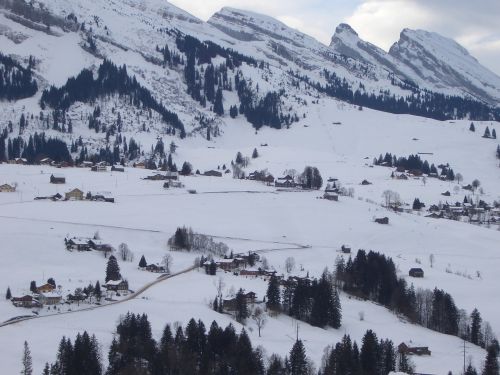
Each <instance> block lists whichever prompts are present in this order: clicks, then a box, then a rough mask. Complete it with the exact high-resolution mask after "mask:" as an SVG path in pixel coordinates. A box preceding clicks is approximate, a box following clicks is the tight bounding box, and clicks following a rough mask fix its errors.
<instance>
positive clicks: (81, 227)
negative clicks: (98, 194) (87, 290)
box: [0, 100, 500, 374]
mask: <svg viewBox="0 0 500 375" xmlns="http://www.w3.org/2000/svg"><path fill="white" fill-rule="evenodd" d="M338 121H339V122H341V123H342V125H332V124H331V123H332V122H338ZM304 124H305V122H304ZM468 124H469V123H468V122H465V121H462V122H458V121H457V122H456V123H453V124H451V123H439V122H436V121H432V120H425V119H421V118H416V117H411V116H391V115H386V114H383V113H379V112H375V111H369V110H366V109H365V110H364V111H358V110H357V109H353V108H350V107H348V106H343V105H340V104H338V103H337V102H335V101H327V100H324V101H320V103H319V104H318V105H315V106H314V107H312V108H311V112H310V116H309V117H308V118H307V125H308V127H303V126H301V125H297V126H295V127H292V129H290V130H282V131H275V130H271V129H262V130H261V131H259V132H257V134H255V131H254V130H253V129H251V128H250V127H249V126H248V125H246V124H243V123H241V124H239V125H240V126H239V127H237V128H236V125H235V127H231V128H230V127H228V128H227V129H226V134H225V136H224V137H223V138H217V139H216V140H215V141H212V142H211V147H214V148H207V142H206V141H203V140H200V139H197V138H190V139H187V140H186V141H185V142H183V143H182V144H181V147H180V148H179V149H178V155H176V158H177V159H178V160H189V161H191V162H192V163H193V165H194V168H195V169H200V170H202V171H203V170H206V169H212V168H216V167H217V165H222V164H224V163H225V164H226V165H229V164H230V161H231V159H233V158H234V155H235V154H236V152H237V151H241V152H242V153H243V154H244V155H250V154H251V151H252V150H253V148H254V147H257V148H258V150H259V153H260V155H261V156H260V157H259V158H257V159H255V160H252V161H251V165H250V167H249V168H248V171H252V170H254V169H262V168H268V169H269V171H270V172H272V173H273V174H274V175H275V176H279V175H280V174H281V173H282V172H283V171H284V170H285V169H290V168H295V169H297V170H299V171H301V170H302V168H303V167H304V166H305V165H313V166H317V167H318V168H319V169H320V171H321V173H322V175H323V177H324V179H325V180H326V178H327V177H329V176H331V177H336V178H339V179H340V181H341V182H342V184H343V185H344V186H349V187H354V188H355V197H354V198H347V197H345V198H344V197H341V199H340V202H338V203H336V202H329V201H326V200H323V199H318V197H320V196H321V192H320V191H315V192H277V191H276V190H275V189H274V188H273V187H268V186H265V185H263V184H261V183H258V182H252V181H246V180H243V181H242V180H233V179H232V178H231V176H230V175H225V176H224V177H222V178H217V177H202V176H198V177H187V178H183V183H184V184H185V186H186V188H185V189H171V190H165V189H163V187H162V182H160V181H145V180H142V178H143V177H145V176H147V175H149V174H151V172H150V171H146V170H141V169H134V168H126V170H125V172H124V173H120V172H109V171H108V172H105V173H96V172H91V171H90V170H88V169H79V168H70V169H54V168H51V167H45V166H17V165H5V164H3V165H0V183H4V182H16V183H17V185H18V188H17V192H16V193H1V194H0V224H1V225H0V236H1V238H2V245H1V251H2V260H3V261H2V262H1V263H0V275H2V276H1V277H0V290H6V289H7V287H8V286H10V288H11V290H12V293H13V294H14V295H20V294H22V293H23V292H25V291H26V290H27V289H28V287H29V282H30V281H31V280H36V281H37V283H38V284H41V283H42V282H44V281H45V280H46V279H47V278H48V277H54V278H55V280H56V282H57V283H58V284H61V285H62V286H63V289H64V290H74V289H75V288H76V287H83V286H86V285H88V283H89V282H92V283H95V281H97V280H100V281H101V282H103V279H104V270H105V266H106V259H105V258H104V257H103V256H102V255H101V254H99V253H96V252H83V253H79V252H68V251H66V250H65V248H64V241H63V240H64V237H65V236H87V237H90V236H92V235H93V234H94V233H95V232H96V231H99V234H100V236H101V238H102V239H103V240H105V241H107V242H109V243H111V244H112V245H113V246H114V247H115V248H116V247H117V246H118V245H119V244H120V243H122V242H124V243H127V244H128V245H129V247H130V249H131V250H132V251H133V252H134V255H135V259H134V261H133V262H131V263H130V262H123V261H121V260H120V261H119V264H120V267H121V270H122V275H123V276H124V277H126V278H127V279H128V281H129V283H130V289H132V290H136V289H138V288H140V287H141V286H142V285H144V284H146V283H148V282H151V281H152V280H154V279H155V278H156V277H157V276H158V275H157V274H152V273H148V272H144V271H140V270H138V269H137V263H138V261H139V258H140V256H141V255H143V254H144V255H145V257H146V259H147V261H148V262H150V263H156V262H160V261H161V259H162V257H163V255H165V254H166V252H167V245H166V242H167V239H168V238H169V237H170V236H171V235H172V234H173V232H174V231H175V228H176V227H178V226H181V225H187V226H191V227H192V228H193V229H194V230H195V231H197V232H199V233H205V234H209V235H212V236H215V237H216V238H215V239H216V240H219V241H223V242H226V243H227V244H228V245H229V246H230V247H231V248H232V249H234V251H235V252H242V251H248V250H267V251H265V252H264V254H263V255H264V256H265V257H266V258H267V259H268V261H269V263H270V265H271V266H273V267H274V268H275V269H276V270H277V271H278V272H280V273H283V272H285V271H284V261H285V259H286V258H287V257H289V256H293V257H294V258H295V260H296V263H297V270H298V269H299V268H300V266H302V267H303V269H304V271H302V272H307V271H309V273H310V275H319V274H320V273H321V272H322V271H323V269H324V268H325V267H329V268H330V269H331V268H333V266H334V264H335V260H336V258H337V256H338V255H339V248H340V246H341V245H342V244H349V245H351V246H352V247H353V249H354V250H357V249H358V248H363V249H366V250H375V251H379V252H382V253H384V254H387V255H389V256H391V257H392V258H393V259H394V261H395V263H396V265H397V267H398V270H399V272H400V274H401V276H405V275H407V272H408V269H409V268H410V267H412V266H416V265H417V263H416V261H417V259H418V260H419V261H420V262H421V263H422V264H421V267H423V268H424V269H425V272H426V274H425V278H423V279H411V282H413V283H414V285H415V287H426V288H433V287H435V286H437V287H439V288H443V289H445V290H446V291H447V292H449V293H450V294H451V295H452V296H453V297H454V298H455V301H456V303H457V305H458V306H459V307H461V308H464V309H466V310H467V311H468V312H470V311H471V310H472V309H473V308H474V307H477V308H478V309H479V311H480V312H481V314H482V317H483V319H484V320H487V321H489V322H490V323H491V324H492V326H493V329H494V331H495V333H496V334H497V335H500V328H499V327H500V318H499V317H498V309H499V306H498V303H496V302H495V301H496V300H497V299H498V281H499V280H498V272H497V270H498V269H499V267H500V246H499V244H500V241H499V240H500V232H499V231H497V230H496V229H495V228H494V227H492V228H489V229H488V228H484V227H477V226H473V225H470V224H466V223H459V222H454V221H446V220H435V219H430V218H425V217H424V216H423V215H422V216H419V215H415V214H396V213H390V212H388V211H387V210H385V209H384V208H382V207H381V206H380V204H381V203H382V201H383V198H382V197H381V194H382V191H383V190H385V189H392V190H395V191H397V192H398V193H399V194H400V195H401V197H402V199H403V200H404V201H405V202H407V203H411V202H412V201H413V198H415V197H419V198H420V199H421V200H423V201H424V202H426V203H437V202H438V201H439V200H443V201H444V199H442V198H445V197H442V196H441V195H440V194H441V193H442V192H443V191H445V190H450V191H452V188H453V185H454V183H449V182H442V181H438V180H435V179H428V181H427V184H425V185H424V184H423V183H422V181H421V180H408V181H399V180H392V179H391V178H390V177H389V175H390V170H389V169H387V168H384V167H374V168H371V167H370V165H371V161H372V159H373V157H375V156H378V154H380V153H385V152H392V153H393V154H397V155H398V156H399V155H401V156H407V155H408V154H409V153H416V152H430V153H433V155H426V156H425V157H426V158H428V160H429V161H430V162H434V163H436V164H438V163H441V162H442V163H447V162H448V163H450V165H451V166H452V167H453V168H454V170H455V172H460V173H462V174H463V176H464V178H465V182H470V181H471V180H472V179H474V178H478V179H479V180H480V181H481V183H482V186H483V188H484V195H483V196H481V199H484V200H486V201H489V202H492V201H493V200H498V199H499V198H500V197H499V195H498V192H499V191H500V174H499V173H498V161H497V160H495V156H494V151H495V148H496V143H495V142H494V141H491V140H486V139H483V138H481V136H480V134H482V131H483V129H484V127H485V126H486V125H489V126H490V128H491V127H492V126H493V127H495V126H496V125H495V124H490V123H488V124H486V123H485V124H476V128H477V129H478V130H477V131H476V133H471V132H469V131H468V130H467V129H468ZM413 138H417V139H418V141H413V140H412V139H413ZM263 143H267V144H268V146H267V147H259V146H260V144H263ZM365 157H367V158H368V159H365ZM52 173H63V174H64V175H65V177H66V184H65V185H51V184H50V183H49V177H50V175H51V174H52ZM365 178H366V179H368V180H369V181H371V182H372V183H373V185H369V186H361V185H360V182H361V181H362V180H363V179H365ZM75 187H77V188H79V189H81V190H83V191H85V192H86V191H110V192H112V194H113V195H114V197H115V199H116V203H114V204H111V203H100V202H86V201H83V202H62V201H61V202H51V201H35V200H33V198H34V197H35V196H39V195H51V194H55V193H57V192H58V193H61V194H63V193H64V192H67V191H69V190H71V189H72V188H75ZM187 189H195V190H196V191H197V194H189V193H188V192H187ZM454 198H456V200H460V201H461V200H462V199H463V193H462V192H461V193H460V195H457V196H456V197H454V196H452V197H451V198H450V199H453V200H454ZM366 199H368V200H369V202H367V201H366ZM377 216H388V217H389V219H390V225H389V226H381V225H378V224H375V223H374V222H373V218H374V217H377ZM301 246H307V247H305V248H304V247H301ZM430 254H433V255H434V257H435V264H434V267H433V268H431V267H430V265H429V255H430ZM172 256H173V271H174V272H176V271H180V270H182V269H185V268H188V267H190V266H191V265H192V264H193V261H194V258H195V257H196V256H199V254H185V253H177V252H174V253H172ZM447 270H448V271H447ZM450 270H451V272H449V271H450ZM297 272H298V271H297ZM478 272H479V274H480V277H478ZM459 274H460V275H459ZM464 275H465V276H464ZM467 275H469V276H470V277H467ZM220 276H222V277H223V278H224V283H225V285H226V288H225V293H226V294H227V293H229V291H230V290H237V289H238V288H239V287H243V288H245V289H246V290H247V291H249V290H252V291H255V292H256V293H257V295H258V298H259V299H261V298H262V297H263V295H264V293H265V290H266V283H265V282H263V281H262V280H260V279H251V278H243V277H236V276H233V275H230V274H220ZM215 281H216V278H214V277H210V276H207V275H205V274H204V272H202V271H191V272H189V273H187V274H183V275H181V276H178V277H175V278H172V279H169V280H166V281H164V282H162V283H159V284H157V285H155V286H153V287H152V288H151V289H149V290H148V291H146V292H145V294H143V295H141V296H140V298H137V299H133V300H131V301H128V302H125V303H123V304H118V305H113V306H106V307H103V308H99V309H96V310H93V311H83V312H75V313H72V314H67V315H66V314H65V315H57V316H50V317H44V318H41V319H34V320H30V321H26V322H22V323H19V324H14V325H11V326H6V327H1V328H0V345H1V346H2V348H4V352H3V353H4V355H2V357H3V358H4V361H5V366H8V368H12V369H17V367H18V363H19V358H20V355H21V351H22V342H23V341H24V340H25V339H28V341H29V343H30V346H31V349H32V353H33V357H34V362H35V370H36V371H39V370H41V368H42V366H43V364H44V363H45V361H52V360H53V359H54V358H53V356H54V354H55V351H56V347H57V343H58V341H59V340H60V338H61V337H62V336H63V335H66V336H69V337H73V336H75V335H76V333H77V332H79V331H82V330H84V329H85V330H88V331H89V332H93V333H95V334H96V335H97V336H98V339H99V340H100V342H101V343H102V344H103V347H104V348H106V347H107V345H108V344H109V343H110V341H111V339H112V331H113V328H114V327H115V325H116V322H117V319H118V318H119V316H120V315H121V314H124V313H125V312H127V311H134V312H141V313H142V312H145V313H147V314H148V316H149V317H150V319H151V321H152V323H153V328H154V331H155V335H156V336H157V337H158V336H159V334H160V332H161V329H162V328H163V326H164V324H165V323H167V322H175V321H181V322H183V323H186V322H187V321H188V320H189V318H191V317H194V318H200V319H202V320H204V321H205V322H206V323H207V324H209V323H210V322H211V321H212V320H214V319H215V320H217V321H218V322H219V323H221V324H227V323H229V322H230V321H231V318H230V316H228V315H220V314H217V313H215V312H213V311H212V310H211V309H210V307H209V305H208V304H209V302H210V301H211V300H213V298H214V296H215V295H216V287H215ZM341 298H342V306H343V322H342V327H341V328H340V329H339V330H333V329H330V330H322V329H317V328H312V327H310V326H308V325H307V324H305V323H300V330H299V332H300V335H301V337H302V338H303V339H304V340H305V344H306V347H307V350H308V355H309V356H310V357H311V358H312V359H313V360H314V361H315V362H316V364H319V362H320V359H321V356H322V350H323V348H324V347H325V346H326V345H328V344H333V343H335V342H336V341H338V339H339V338H340V337H341V336H342V335H343V334H344V333H348V334H350V335H351V336H352V337H353V338H355V339H357V340H360V339H361V337H362V335H363V333H364V332H365V331H366V329H369V328H371V329H374V330H375V331H376V333H377V335H378V336H379V337H388V338H390V339H392V340H393V341H394V342H395V343H396V344H398V343H399V342H401V341H403V340H413V341H415V342H418V343H422V344H425V345H428V346H429V349H430V350H431V351H432V353H433V355H432V356H431V357H421V358H420V357H419V358H415V362H416V364H417V370H418V371H419V372H425V373H436V374H442V373H446V372H447V371H448V370H452V371H454V372H455V371H457V370H459V369H460V367H461V366H460V363H461V358H462V349H461V345H462V344H461V341H460V340H459V339H457V338H454V337H449V336H446V335H442V334H438V333H435V332H432V331H429V330H427V329H423V328H421V327H418V326H414V325H411V324H408V323H405V322H403V321H400V320H399V319H398V318H397V317H396V316H395V315H393V314H392V313H390V312H389V311H387V310H386V309H384V308H382V307H380V306H376V305H374V304H372V303H368V302H361V301H357V300H354V299H349V298H348V297H347V296H345V295H342V297H341ZM360 311H363V312H364V313H365V320H364V321H360V320H359V312H360ZM26 313H29V310H28V311H27V310H24V309H20V308H14V307H13V306H12V305H11V303H10V302H8V301H5V300H3V302H0V318H1V320H2V321H5V320H7V319H9V318H12V317H14V316H17V315H24V314H26ZM233 323H234V322H233ZM294 324H296V322H293V321H292V320H291V319H290V318H288V317H284V316H281V317H278V318H270V319H269V321H268V323H267V325H266V327H265V328H264V331H263V336H262V338H258V335H257V333H256V328H255V327H254V324H253V323H252V322H251V321H249V322H248V328H249V329H250V330H251V333H250V335H251V338H252V340H253V342H254V343H256V344H259V345H262V346H263V347H264V348H265V349H266V351H267V352H268V353H272V352H278V353H281V354H286V352H287V351H288V350H289V349H290V347H291V345H292V343H293V337H294V332H295V326H294ZM467 353H468V355H470V356H471V358H472V361H473V363H474V364H475V365H476V366H478V367H479V366H480V365H481V363H482V361H483V358H484V352H483V350H481V349H479V348H477V347H474V346H473V345H468V349H467ZM16 371H17V370H16Z"/></svg>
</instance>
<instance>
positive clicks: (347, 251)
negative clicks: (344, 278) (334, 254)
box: [340, 245, 351, 254]
mask: <svg viewBox="0 0 500 375" xmlns="http://www.w3.org/2000/svg"><path fill="white" fill-rule="evenodd" d="M340 250H341V251H342V252H343V253H344V254H350V253H351V247H350V246H347V245H342V247H341V248H340Z"/></svg>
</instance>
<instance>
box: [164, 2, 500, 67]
mask: <svg viewBox="0 0 500 375" xmlns="http://www.w3.org/2000/svg"><path fill="white" fill-rule="evenodd" d="M171 2H172V3H173V4H175V5H177V6H179V7H180V8H182V9H184V10H186V11H188V12H190V13H191V14H193V15H195V16H197V17H199V18H201V19H203V20H207V19H208V18H209V17H210V16H211V15H212V14H213V13H215V12H216V11H218V10H220V9H221V8H222V7H224V6H231V7H234V8H241V9H247V10H252V11H254V12H258V13H264V14H267V15H270V16H273V17H275V18H277V19H279V20H280V21H282V22H284V23H285V24H287V25H289V26H291V27H294V28H296V29H299V30H300V31H302V32H305V33H306V34H309V35H311V36H313V37H315V38H316V39H318V40H320V41H321V42H323V43H325V44H328V43H329V42H330V38H331V36H332V35H333V32H334V30H335V27H336V26H337V25H338V24H339V23H341V22H347V23H348V24H350V25H351V26H352V27H353V28H354V29H355V30H356V31H357V32H358V34H359V35H360V37H361V38H362V39H364V40H367V41H369V42H372V43H374V44H376V45H378V46H379V47H381V48H383V49H385V50H388V49H389V47H390V46H391V45H392V43H394V42H395V41H397V40H398V38H399V33H400V32H401V30H402V29H403V28H405V27H408V28H411V29H424V30H428V31H435V32H437V33H440V34H442V35H444V36H447V37H450V38H453V39H455V40H456V41H457V42H459V43H460V44H462V45H463V46H464V47H465V48H467V49H468V50H469V52H470V53H471V54H472V55H473V56H474V57H476V58H477V59H478V60H479V61H480V62H481V64H483V65H484V66H486V67H488V68H489V69H491V70H492V71H494V72H495V73H496V74H498V75H500V27H499V26H498V20H499V18H500V1H499V0H473V1H468V0H171Z"/></svg>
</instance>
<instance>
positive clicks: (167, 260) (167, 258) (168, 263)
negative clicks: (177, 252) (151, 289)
mask: <svg viewBox="0 0 500 375" xmlns="http://www.w3.org/2000/svg"><path fill="white" fill-rule="evenodd" d="M173 262H174V258H173V257H172V255H170V254H165V255H164V256H163V259H162V261H161V263H162V264H163V267H165V272H166V273H170V268H171V267H172V263H173Z"/></svg>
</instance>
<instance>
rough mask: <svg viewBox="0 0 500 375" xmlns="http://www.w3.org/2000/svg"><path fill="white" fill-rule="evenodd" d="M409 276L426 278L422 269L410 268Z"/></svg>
mask: <svg viewBox="0 0 500 375" xmlns="http://www.w3.org/2000/svg"><path fill="white" fill-rule="evenodd" d="M408 275H410V276H411V277H424V270H423V269H422V268H410V271H409V272H408Z"/></svg>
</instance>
